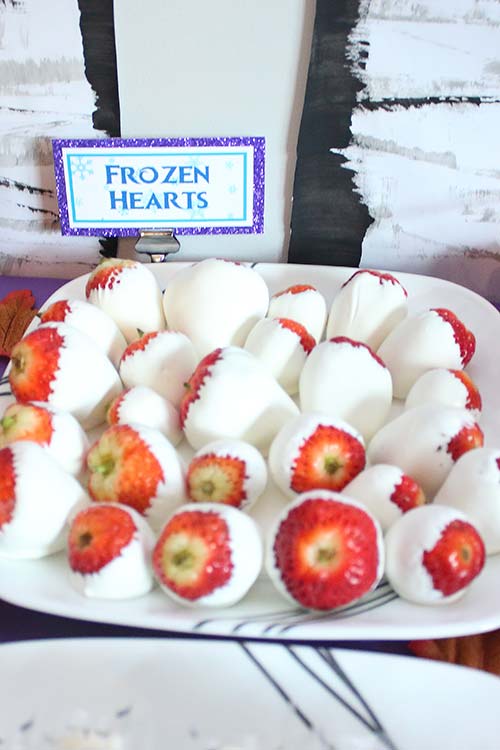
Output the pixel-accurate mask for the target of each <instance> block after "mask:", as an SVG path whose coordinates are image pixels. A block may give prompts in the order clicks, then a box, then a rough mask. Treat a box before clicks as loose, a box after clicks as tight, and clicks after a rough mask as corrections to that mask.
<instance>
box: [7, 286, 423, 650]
mask: <svg viewBox="0 0 500 750" xmlns="http://www.w3.org/2000/svg"><path fill="white" fill-rule="evenodd" d="M64 283H66V280H65V279H53V278H32V277H17V276H0V300H1V299H2V298H3V297H4V296H5V295H6V294H7V293H8V292H11V291H13V290H17V289H30V290H31V291H32V292H33V294H34V296H35V307H37V308H39V307H41V306H42V304H43V303H44V302H45V300H46V299H47V298H48V297H49V296H50V295H51V294H52V293H53V292H55V290H56V289H58V288H59V287H61V286H62V285H63V284H64ZM7 361H8V360H7V359H6V358H3V357H0V374H1V373H2V372H3V370H4V369H5V366H6V364H7ZM77 637H80V638H87V637H88V638H96V637H146V638H148V637H150V638H151V637H158V638H165V637H176V638H178V637H179V633H169V632H165V631H155V630H148V629H142V628H133V627H127V626H117V625H107V624H102V623H93V622H87V621H84V620H74V619H70V618H65V617H58V616H55V615H49V614H46V613H43V612H35V611H33V610H29V609H25V608H23V607H18V606H15V605H12V604H9V603H7V602H5V601H2V600H0V643H2V642H3V643H7V642H12V641H20V640H31V639H45V638H77ZM185 637H189V638H197V639H202V638H205V639H210V640H221V638H218V637H216V636H194V635H192V634H189V635H187V636H185ZM255 640H258V639H255ZM323 643H327V644H328V645H329V646H334V647H337V648H351V649H358V650H367V651H368V650H370V651H379V652H386V653H396V654H403V655H411V652H410V650H409V649H408V645H407V644H406V643H405V642H389V641H367V642H365V641H363V642H360V641H346V642H344V641H325V642H323ZM314 645H319V642H315V643H314Z"/></svg>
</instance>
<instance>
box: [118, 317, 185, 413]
mask: <svg viewBox="0 0 500 750" xmlns="http://www.w3.org/2000/svg"><path fill="white" fill-rule="evenodd" d="M197 362H198V358H197V356H196V352H195V350H194V347H193V345H192V343H191V342H190V341H189V339H188V338H187V336H185V335H184V334H183V333H178V332H177V331H152V332H150V333H145V334H144V335H142V336H141V337H140V338H139V339H137V340H136V341H133V342H132V343H131V344H129V345H128V346H127V348H126V349H125V351H124V352H123V355H122V357H121V360H120V365H119V373H120V377H121V379H122V382H123V385H124V386H125V387H126V388H132V387H133V386H136V385H144V386H147V387H149V388H152V389H153V390H154V391H156V392H157V393H159V394H160V395H161V396H164V398H166V399H167V400H168V401H170V403H171V404H173V405H174V406H175V407H178V406H179V405H180V403H181V401H182V397H183V396H184V383H185V382H186V380H187V379H188V378H189V377H190V376H191V374H192V373H193V371H194V370H195V368H196V365H197Z"/></svg>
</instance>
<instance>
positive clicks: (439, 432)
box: [367, 404, 475, 500]
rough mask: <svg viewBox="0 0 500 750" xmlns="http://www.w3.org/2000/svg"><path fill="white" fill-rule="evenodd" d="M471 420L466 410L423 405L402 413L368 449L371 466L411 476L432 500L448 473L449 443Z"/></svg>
mask: <svg viewBox="0 0 500 750" xmlns="http://www.w3.org/2000/svg"><path fill="white" fill-rule="evenodd" d="M474 424H475V421H474V417H473V416H472V414H471V413H470V412H469V411H467V410H466V409H454V408H452V407H448V406H439V405H434V404H425V405H423V406H415V407H414V408H413V409H408V411H405V412H403V413H402V414H401V415H400V416H399V417H396V419H394V420H393V421H392V422H389V424H387V425H385V427H382V429H381V430H380V431H379V432H378V433H377V434H376V435H375V436H374V438H373V439H372V441H371V443H370V445H369V446H368V451H367V455H368V460H369V462H370V463H371V464H393V465H394V466H399V467H400V468H401V469H402V470H403V471H404V473H405V474H408V475H409V476H411V477H413V479H415V481H416V482H418V483H419V485H420V486H421V487H422V489H423V491H424V493H425V496H426V498H427V499H428V500H431V499H432V498H433V497H434V495H435V494H436V492H437V491H438V489H439V488H440V487H441V485H442V484H443V482H444V480H445V479H446V477H447V475H448V474H449V472H450V471H451V468H452V466H453V464H454V461H453V459H452V457H451V455H450V454H449V453H448V451H447V449H446V448H447V445H448V443H449V442H450V440H451V439H452V438H453V437H455V435H457V434H458V433H459V432H460V430H462V428H464V427H472V426H473V425H474Z"/></svg>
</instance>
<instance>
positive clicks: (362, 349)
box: [299, 340, 392, 440]
mask: <svg viewBox="0 0 500 750" xmlns="http://www.w3.org/2000/svg"><path fill="white" fill-rule="evenodd" d="M299 393H300V405H301V411H303V412H309V411H318V412H322V413H325V414H331V415H332V416H333V417H339V418H340V419H343V420H345V421H346V422H349V424H352V425H353V426H354V427H355V428H356V429H357V430H359V432H361V434H362V435H363V437H364V438H365V440H369V439H370V438H371V437H372V435H374V434H375V432H377V430H379V429H380V427H381V426H382V425H383V424H384V422H385V421H386V419H387V417H388V415H389V410H390V408H391V405H392V383H391V376H390V373H389V370H388V369H387V368H386V367H384V366H383V364H382V363H380V362H379V361H378V360H377V359H376V357H375V356H374V355H373V354H372V352H371V351H370V349H368V348H367V347H366V346H364V345H363V344H357V343H356V342H352V343H350V342H349V340H347V341H342V342H337V341H323V342H322V343H321V344H318V345H317V346H316V347H315V348H314V349H313V350H312V352H311V353H310V355H309V356H308V358H307V360H306V362H305V364H304V367H303V368H302V373H301V375H300V380H299Z"/></svg>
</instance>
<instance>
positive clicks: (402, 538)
mask: <svg viewBox="0 0 500 750" xmlns="http://www.w3.org/2000/svg"><path fill="white" fill-rule="evenodd" d="M456 520H465V521H467V520H469V519H468V518H467V517H466V516H465V515H464V514H463V513H461V512H460V511H458V510H455V509H454V508H447V507H445V506H443V505H436V504H431V505H422V506H421V507H420V508H414V509H413V510H410V511H408V513H405V514H404V515H403V516H401V518H400V519H398V520H397V521H396V522H395V523H394V524H393V525H392V526H391V528H390V529H389V531H388V532H387V534H386V536H385V556H386V561H385V573H386V576H387V578H388V580H389V583H390V584H391V586H392V587H393V589H394V590H395V592H396V593H397V594H399V596H401V597H403V598H404V599H408V600H409V601H411V602H415V603H416V604H443V603H447V602H453V601H456V600H457V599H459V598H460V597H461V596H463V594H464V593H465V591H466V590H467V587H466V588H463V589H461V590H460V591H457V592H456V593H455V594H452V595H451V596H445V595H444V594H443V593H442V591H439V590H438V589H435V588H434V584H433V581H432V578H431V576H430V574H429V572H428V571H427V569H426V568H425V567H424V565H423V564H422V555H423V553H424V552H430V550H432V549H433V547H434V546H435V545H436V544H437V542H438V541H439V539H440V537H441V534H442V533H443V531H444V529H445V528H446V526H448V524H450V523H452V521H456Z"/></svg>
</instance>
